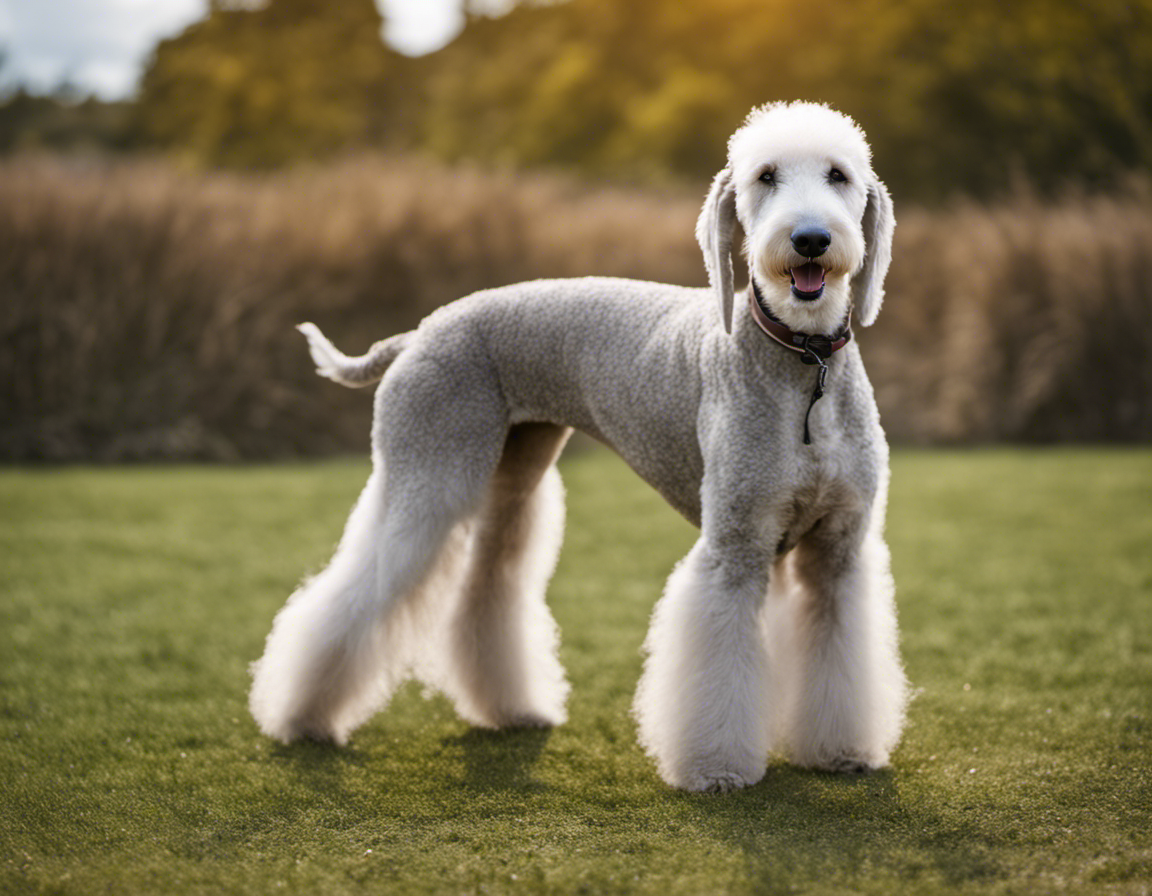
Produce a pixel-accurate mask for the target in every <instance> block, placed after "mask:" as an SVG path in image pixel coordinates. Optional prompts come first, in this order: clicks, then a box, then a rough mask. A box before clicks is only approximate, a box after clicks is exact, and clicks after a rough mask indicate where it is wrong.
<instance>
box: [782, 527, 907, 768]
mask: <svg viewBox="0 0 1152 896" xmlns="http://www.w3.org/2000/svg"><path fill="white" fill-rule="evenodd" d="M881 516H882V512H881ZM878 529H879V526H878V524H876V523H875V522H874V523H873V525H872V527H870V528H869V530H868V531H867V532H866V533H864V534H863V537H862V538H861V537H860V534H855V535H854V534H853V533H852V532H850V531H849V532H845V531H840V532H837V531H836V527H835V525H834V524H833V525H826V526H822V527H821V528H820V530H817V532H816V533H814V534H813V535H812V536H810V537H809V538H808V539H805V540H804V541H802V542H801V543H800V545H799V546H798V547H797V548H796V550H795V551H793V553H792V554H791V555H789V556H788V557H787V558H786V559H785V560H783V561H781V562H780V563H779V564H777V567H778V570H779V574H778V575H775V576H774V577H773V578H774V587H773V600H772V602H771V607H770V613H771V615H772V617H773V618H772V622H771V624H770V626H769V629H770V635H769V637H770V639H771V643H772V645H773V647H772V650H771V653H772V655H773V666H774V671H775V672H776V675H775V676H774V677H775V678H776V679H777V680H778V681H780V682H781V683H782V685H783V687H782V688H781V690H780V692H779V693H778V704H777V714H776V719H775V728H776V739H777V740H778V744H777V746H778V748H779V749H780V750H781V751H782V752H784V753H785V754H786V755H787V757H788V758H789V759H790V760H791V761H792V762H795V763H796V764H798V765H802V766H807V767H810V768H819V769H824V770H827V771H839V772H843V771H869V770H871V769H876V768H881V767H883V766H885V765H887V764H888V757H889V754H890V753H891V751H892V749H893V748H894V747H895V746H896V742H897V741H898V740H899V738H900V729H901V726H902V724H903V721H904V708H905V703H906V700H907V684H906V681H905V678H904V672H903V669H902V668H901V665H900V658H899V653H898V649H897V637H896V612H895V604H894V601H893V585H892V577H891V574H890V573H889V560H888V548H887V547H886V545H885V544H884V540H883V538H882V537H881V533H880V532H879V531H878ZM838 536H839V538H838ZM775 583H778V587H777V585H776V584H775Z"/></svg>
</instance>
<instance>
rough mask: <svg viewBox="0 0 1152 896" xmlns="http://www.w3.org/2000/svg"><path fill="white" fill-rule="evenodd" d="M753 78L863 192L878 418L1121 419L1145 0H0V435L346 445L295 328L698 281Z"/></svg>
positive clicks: (1135, 296) (1150, 423) (1002, 424)
mask: <svg viewBox="0 0 1152 896" xmlns="http://www.w3.org/2000/svg"><path fill="white" fill-rule="evenodd" d="M778 99H807V100H816V101H822V102H827V103H829V104H831V105H833V106H835V107H836V108H839V109H840V110H842V111H844V112H847V113H849V114H850V115H852V116H853V117H854V118H856V120H857V121H858V122H859V123H860V124H861V125H862V127H863V128H864V130H865V131H866V133H867V134H868V137H869V139H870V141H871V143H872V146H873V151H874V154H875V167H876V170H877V173H878V174H879V175H880V177H881V178H882V179H883V180H884V181H885V182H886V183H887V184H888V186H889V188H890V189H891V191H892V193H893V197H894V199H895V202H896V209H897V220H898V227H897V235H896V246H895V253H894V254H895V260H894V262H893V267H892V272H891V274H890V277H889V282H888V297H887V300H886V304H885V309H884V312H883V313H882V314H881V316H880V320H879V322H878V323H877V325H876V326H875V327H873V328H871V329H869V330H866V331H863V332H860V333H858V335H859V337H860V340H861V345H862V349H863V351H864V353H865V356H866V361H867V363H868V364H869V370H870V373H871V376H872V379H873V383H874V385H875V387H876V391H877V398H878V400H879V402H880V405H881V413H882V415H883V419H884V423H885V426H886V428H887V430H888V432H889V435H890V437H891V438H892V440H893V441H895V442H898V443H905V444H976V443H988V442H1004V441H1010V442H1029V443H1038V442H1058V441H1061V442H1066V441H1077V442H1094V443H1100V442H1147V441H1149V440H1152V352H1150V351H1149V349H1148V336H1149V334H1150V333H1152V177H1150V171H1152V0H1132V2H1122V0H1017V2H1014V3H1012V4H1006V3H1003V2H1001V0H966V2H964V3H959V4H955V3H945V2H940V0H854V2H851V0H707V2H705V0H520V2H516V0H488V2H481V0H375V2H374V0H264V2H259V0H212V2H204V0H39V2H36V3H32V2H27V0H0V154H2V155H0V460H5V461H38V460H50V461H74V460H89V461H123V460H151V459H181V460H187V459H207V460H242V459H264V458H276V457H292V456H306V455H321V454H332V453H339V452H348V451H362V450H364V448H365V447H366V445H367V434H368V420H369V413H370V411H369V407H370V401H369V397H368V395H367V394H365V393H352V392H348V391H346V390H343V389H340V388H338V387H336V386H333V385H332V384H330V383H327V382H326V381H323V380H320V379H319V378H317V377H315V376H314V374H313V373H312V368H311V364H310V362H309V360H308V357H307V352H306V350H305V347H304V342H303V340H302V339H301V338H300V337H299V336H298V335H297V334H296V333H294V332H293V330H292V327H293V325H294V324H295V323H297V322H299V321H302V320H314V321H316V322H317V323H318V324H319V325H320V326H321V327H322V328H323V329H324V330H325V332H327V333H328V334H329V335H330V336H331V337H332V338H333V340H334V341H335V342H336V343H337V344H338V345H340V346H341V347H342V348H344V349H345V350H347V351H349V352H350V353H354V352H358V351H362V350H364V349H366V348H367V347H368V345H370V344H371V342H373V341H374V340H375V339H378V338H381V337H383V336H385V335H388V334H390V333H393V332H397V331H400V330H404V329H408V328H410V327H412V326H414V325H415V324H416V322H417V321H419V319H420V318H421V317H423V316H424V315H426V314H427V313H428V312H429V311H431V310H432V309H433V308H435V307H437V306H438V305H440V304H443V303H445V302H448V301H451V300H453V299H456V298H459V297H461V296H463V295H466V294H467V293H469V292H472V291H474V290H477V289H481V288H485V287H490V286H496V285H501V284H504V283H508V282H513V281H517V280H523V279H530V278H534V277H552V276H580V275H584V274H611V275H620V276H631V277H640V278H645V279H654V280H662V281H671V282H676V283H683V284H687V285H704V283H705V275H704V270H703V264H702V262H701V259H700V256H699V251H698V249H697V248H696V245H695V242H694V238H693V227H694V223H695V218H696V214H697V211H698V208H699V205H700V203H701V201H702V198H703V195H704V190H705V188H706V185H707V182H708V180H709V178H710V177H711V175H712V174H714V173H715V171H716V170H718V169H719V168H720V167H721V166H722V165H723V164H724V158H725V142H726V139H727V137H728V135H729V134H730V133H731V132H732V131H733V130H734V129H735V128H736V127H737V126H738V125H739V124H740V122H741V121H742V120H743V118H744V116H745V115H746V114H747V112H748V111H749V109H751V108H752V107H753V106H755V105H759V104H761V103H764V102H768V101H772V100H778Z"/></svg>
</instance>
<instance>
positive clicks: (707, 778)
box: [692, 772, 753, 793]
mask: <svg viewBox="0 0 1152 896" xmlns="http://www.w3.org/2000/svg"><path fill="white" fill-rule="evenodd" d="M751 783H753V782H752V781H745V780H744V778H743V777H742V776H740V775H738V774H736V772H719V773H717V774H714V775H704V776H701V778H700V786H699V787H693V788H692V789H693V790H698V791H700V792H701V793H731V792H732V791H733V790H740V789H741V788H743V787H747V786H748V785H749V784H751Z"/></svg>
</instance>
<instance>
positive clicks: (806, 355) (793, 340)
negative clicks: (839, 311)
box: [748, 283, 852, 364]
mask: <svg viewBox="0 0 1152 896" xmlns="http://www.w3.org/2000/svg"><path fill="white" fill-rule="evenodd" d="M748 304H749V306H750V307H751V308H752V319H753V320H754V321H756V324H757V326H759V327H760V329H761V330H763V331H764V332H765V333H767V334H768V335H769V336H771V337H772V338H773V339H775V340H776V341H777V342H779V343H780V344H781V345H782V346H784V347H785V348H787V349H791V350H792V351H794V352H798V353H799V354H800V355H802V356H803V358H802V360H803V361H804V362H805V363H806V364H815V363H817V362H816V361H815V360H813V359H812V358H811V357H810V355H816V356H818V357H820V358H829V357H831V356H832V354H833V353H835V352H838V351H840V349H842V348H844V346H846V345H847V344H848V343H849V342H851V341H852V326H851V318H852V312H851V311H849V312H848V319H847V320H845V321H844V324H843V326H841V327H840V330H839V333H838V334H837V335H834V336H823V335H819V334H808V333H797V332H796V331H795V330H793V329H791V328H790V327H788V326H787V325H786V324H783V323H781V322H780V321H778V320H776V318H775V317H773V316H772V315H771V313H770V312H769V311H768V309H767V308H765V307H764V305H763V303H762V301H761V298H760V290H759V289H758V288H757V287H756V284H755V283H753V284H752V288H751V289H749V290H748Z"/></svg>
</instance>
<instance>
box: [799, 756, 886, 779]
mask: <svg viewBox="0 0 1152 896" xmlns="http://www.w3.org/2000/svg"><path fill="white" fill-rule="evenodd" d="M812 768H815V769H817V770H818V771H822V772H832V773H833V774H836V775H870V774H872V773H873V772H874V771H876V766H874V765H872V764H871V763H870V762H868V761H866V760H864V759H861V758H860V757H859V756H852V755H846V756H835V757H833V758H831V759H826V760H824V761H822V762H819V763H817V764H815V765H813V766H812Z"/></svg>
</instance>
